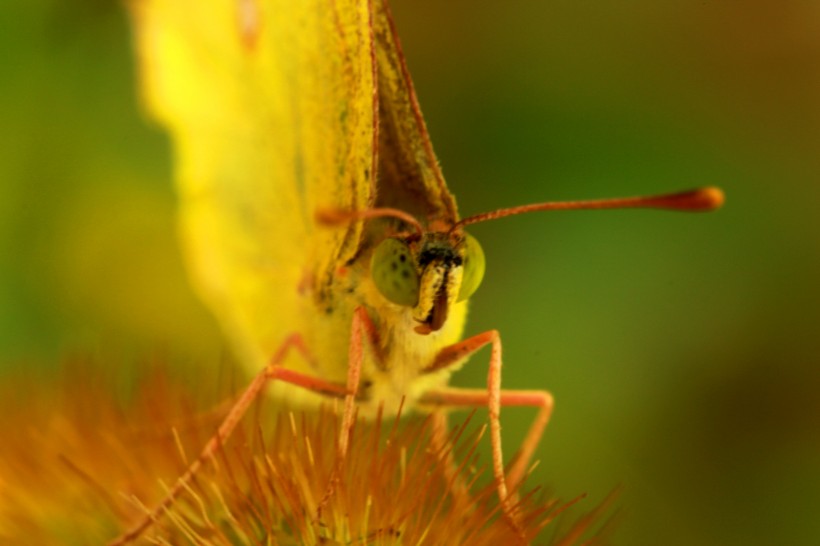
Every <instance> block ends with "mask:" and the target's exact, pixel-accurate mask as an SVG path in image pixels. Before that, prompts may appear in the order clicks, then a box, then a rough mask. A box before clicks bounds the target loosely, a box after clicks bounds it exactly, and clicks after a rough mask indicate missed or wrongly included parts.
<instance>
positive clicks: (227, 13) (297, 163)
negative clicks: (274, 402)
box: [132, 0, 466, 392]
mask: <svg viewBox="0 0 820 546" xmlns="http://www.w3.org/2000/svg"><path fill="white" fill-rule="evenodd" d="M132 13H133V16H134V18H135V28H136V29H137V30H136V32H137V46H138V50H139V54H140V59H141V65H142V66H141V74H142V76H143V90H144V94H145V98H146V102H147V104H148V105H149V108H150V110H151V112H152V113H153V114H154V115H155V116H156V118H157V119H159V120H160V121H161V122H162V123H163V124H164V125H165V126H166V127H167V128H168V129H169V131H170V132H171V134H172V137H173V142H174V144H175V152H176V169H177V173H176V179H177V185H178V190H179V195H180V219H181V231H182V240H183V243H184V249H185V251H186V253H187V257H188V265H189V269H190V271H191V273H192V276H193V279H194V283H195V286H196V288H197V290H198V292H199V294H200V296H201V297H202V298H203V300H204V301H205V302H206V303H207V304H208V306H209V307H210V308H211V310H212V311H213V312H214V313H215V315H216V316H217V318H218V320H219V321H220V322H221V324H222V326H223V328H224V329H225V331H226V332H227V334H228V336H229V337H230V338H231V341H232V343H233V345H234V346H235V348H236V349H237V351H238V353H239V357H240V359H241V360H242V361H243V363H244V364H245V365H246V366H247V367H249V369H250V370H252V371H259V370H261V369H262V367H263V366H264V364H266V363H267V361H268V359H269V358H270V357H271V356H272V355H273V354H274V352H275V351H276V349H277V348H278V347H279V345H280V344H281V343H282V341H283V339H284V337H285V336H286V335H288V334H289V333H292V332H300V333H302V334H303V335H305V336H306V338H307V341H308V342H309V343H310V348H311V350H312V352H313V353H314V354H315V355H316V357H317V360H319V361H320V364H319V365H318V367H317V368H315V369H311V368H310V367H308V366H307V364H306V363H305V362H304V361H303V360H301V359H299V358H298V357H296V358H292V359H290V360H289V361H288V362H287V363H286V365H288V366H290V367H294V368H297V369H302V370H304V371H307V372H308V373H312V374H315V375H320V376H322V377H324V378H326V379H333V380H343V379H344V375H345V368H346V355H347V342H348V338H349V331H350V318H351V315H352V312H353V308H354V307H355V306H356V305H366V306H367V307H368V308H370V309H373V310H377V308H378V307H379V305H381V304H382V302H380V301H375V302H374V301H372V300H373V299H379V296H373V294H375V291H374V290H370V291H369V290H368V289H367V287H366V286H365V287H364V288H363V287H362V284H363V283H364V284H366V283H367V281H368V280H367V279H366V277H367V267H366V262H367V260H368V259H369V254H368V250H369V247H370V245H372V244H373V243H374V242H375V241H378V240H379V238H380V236H381V235H380V232H379V230H380V229H383V228H384V224H383V223H382V224H380V223H378V222H376V223H373V224H372V225H371V226H370V227H369V229H368V232H367V233H365V232H364V231H363V227H362V225H361V224H360V223H356V224H351V225H350V226H347V227H343V228H333V229H329V228H326V227H321V226H317V225H316V224H315V221H314V215H315V212H316V211H317V210H318V209H320V208H329V207H332V208H341V209H348V210H351V209H352V210H361V209H364V208H367V207H371V206H392V207H397V208H401V209H403V210H405V211H407V212H410V213H411V214H414V215H416V216H417V217H418V218H419V220H420V221H422V222H431V221H443V222H446V223H452V222H454V221H455V220H456V205H455V201H454V199H453V197H452V196H451V195H450V193H449V191H448V190H447V187H446V185H445V183H444V179H443V177H442V175H441V171H440V169H439V167H438V164H437V162H436V159H435V156H434V154H433V150H432V146H431V144H430V139H429V137H428V135H427V130H426V128H425V126H424V121H423V119H422V116H421V112H420V110H419V107H418V103H417V101H416V97H415V93H414V91H413V86H412V82H411V80H410V76H409V73H408V71H407V67H406V65H405V62H404V57H403V55H402V53H401V49H400V47H399V43H398V38H397V36H396V32H395V28H394V26H393V21H392V18H391V15H390V12H389V9H388V6H387V3H386V1H384V0H373V1H372V2H371V1H368V0H335V1H334V0H298V1H296V0H256V1H254V0H212V1H208V2H201V1H199V0H138V1H136V2H135V3H134V4H132ZM376 181H377V183H376ZM343 266H344V267H345V268H346V269H347V270H348V271H349V272H351V273H350V276H349V277H348V278H347V279H346V280H345V279H342V278H340V277H339V276H338V275H337V273H338V272H339V271H340V268H341V267H343ZM354 277H355V278H356V279H360V280H362V279H363V281H362V282H359V281H358V280H357V281H356V282H353V281H352V280H351V279H353V278H354ZM354 287H355V288H354ZM465 310H466V307H465V306H464V305H461V306H459V307H458V311H456V312H455V313H454V314H453V316H452V317H451V319H452V324H451V327H450V329H449V333H448V334H447V335H446V336H444V337H442V338H441V340H440V341H438V342H435V343H433V342H432V339H431V340H428V341H430V343H433V344H432V345H430V347H429V348H428V350H427V352H425V353H424V355H425V358H426V359H429V358H428V357H429V356H430V355H432V354H433V352H434V351H435V349H436V347H435V346H434V345H436V344H437V343H444V342H445V341H446V342H452V341H455V339H456V338H457V337H458V335H459V333H460V331H461V328H462V325H463V320H464V312H465ZM414 335H415V334H414ZM384 339H385V340H388V339H391V338H388V337H385V338H384ZM402 339H403V338H402ZM428 344H429V343H428ZM413 354H414V355H415V356H418V355H419V354H420V353H413ZM415 356H414V358H415ZM425 364H428V362H417V363H416V362H415V361H414V362H413V364H412V365H413V366H417V367H422V366H423V365H425ZM280 392H281V391H280Z"/></svg>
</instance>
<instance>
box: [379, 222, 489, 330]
mask: <svg viewBox="0 0 820 546" xmlns="http://www.w3.org/2000/svg"><path fill="white" fill-rule="evenodd" d="M484 267H485V260H484V251H483V250H482V249H481V246H480V245H479V244H478V241H476V240H475V238H473V237H472V236H471V235H468V234H466V233H464V232H463V231H457V232H438V231H432V232H425V233H423V234H421V235H420V236H419V235H418V234H415V233H414V234H412V235H410V236H407V237H389V238H387V239H384V240H383V241H381V242H380V243H379V244H378V245H377V246H376V248H375V250H374V252H373V256H372V258H371V262H370V276H371V279H372V280H373V283H374V284H375V285H376V288H377V289H378V290H379V292H380V293H381V295H382V296H384V297H385V298H386V299H387V300H389V301H390V302H392V303H394V304H396V305H401V306H404V307H409V308H411V309H412V314H413V318H414V319H415V320H416V322H418V326H417V327H416V332H418V333H420V334H429V333H431V332H435V331H437V330H439V329H440V328H441V327H442V326H443V325H444V323H445V322H446V320H447V315H448V312H449V309H450V306H452V305H453V304H454V303H456V302H460V301H464V300H466V299H467V298H469V297H470V296H471V295H472V294H473V293H474V292H475V291H476V289H477V288H478V286H479V284H481V279H482V278H483V276H484Z"/></svg>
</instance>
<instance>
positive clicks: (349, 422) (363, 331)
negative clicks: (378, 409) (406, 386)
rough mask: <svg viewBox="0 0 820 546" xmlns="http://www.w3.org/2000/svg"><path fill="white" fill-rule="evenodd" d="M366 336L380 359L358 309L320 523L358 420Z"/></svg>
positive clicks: (375, 335) (374, 336) (372, 331)
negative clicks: (330, 471)
mask: <svg viewBox="0 0 820 546" xmlns="http://www.w3.org/2000/svg"><path fill="white" fill-rule="evenodd" d="M365 336H367V341H368V344H369V345H370V346H371V348H372V349H373V351H374V352H375V353H376V355H377V357H380V353H381V350H380V349H379V332H378V330H377V329H376V326H375V325H374V324H373V321H372V320H371V319H370V315H368V314H367V310H366V309H365V308H364V307H357V308H356V310H355V311H354V312H353V321H352V324H351V328H350V343H349V344H348V353H347V354H348V364H347V388H346V391H345V400H344V409H343V410H342V426H341V429H340V430H339V447H338V450H337V452H336V465H335V466H334V467H333V471H332V473H331V476H330V481H329V483H328V486H327V490H326V491H325V494H324V495H323V496H322V500H321V501H320V502H319V507H318V509H317V511H316V515H317V519H321V518H322V510H323V509H324V507H325V506H326V505H327V503H328V502H329V501H330V498H331V497H332V495H333V493H334V492H335V490H336V486H337V485H338V482H339V479H340V478H341V469H342V466H343V463H344V460H345V457H346V456H347V449H348V446H349V444H350V434H351V432H352V430H353V424H354V423H355V419H356V396H357V395H358V392H359V381H360V380H361V375H362V361H363V359H364V337H365Z"/></svg>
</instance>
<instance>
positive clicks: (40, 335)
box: [0, 0, 820, 545]
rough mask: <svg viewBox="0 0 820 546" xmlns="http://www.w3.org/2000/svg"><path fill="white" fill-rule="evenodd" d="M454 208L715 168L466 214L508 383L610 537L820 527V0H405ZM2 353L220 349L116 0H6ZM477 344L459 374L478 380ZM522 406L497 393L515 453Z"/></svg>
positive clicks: (550, 458)
mask: <svg viewBox="0 0 820 546" xmlns="http://www.w3.org/2000/svg"><path fill="white" fill-rule="evenodd" d="M394 4H395V5H394V11H395V16H396V19H397V24H398V27H399V30H400V33H401V36H402V38H403V42H404V46H405V51H406V53H407V56H408V62H409V64H410V68H411V71H412V73H413V74H414V77H415V80H416V85H417V90H418V93H419V96H420V100H421V103H422V106H423V108H424V110H425V114H426V118H427V122H428V126H429V128H430V131H431V133H432V138H433V142H434V144H435V145H436V149H437V152H438V155H439V157H440V159H441V162H442V164H443V167H444V170H445V174H446V175H447V177H448V180H449V184H450V187H451V188H452V190H453V192H454V193H455V194H456V196H457V197H458V198H459V204H460V208H461V211H462V213H463V214H469V213H474V212H480V211H484V210H487V209H492V208H496V207H500V206H507V205H515V204H521V203H529V202H535V201H542V200H551V199H564V198H573V199H574V198H591V197H604V196H614V195H631V194H639V193H656V192H661V191H669V190H677V189H684V188H688V187H692V186H697V185H706V184H718V185H720V186H722V187H723V188H724V189H725V191H726V193H727V197H728V201H727V204H726V206H725V208H724V209H723V210H722V211H720V212H719V213H716V214H709V215H685V214H677V213H662V212H651V211H618V212H576V213H555V214H542V215H531V216H523V217H517V218H510V219H507V220H504V221H499V222H496V223H490V224H486V225H481V226H476V227H475V228H474V229H473V230H472V231H473V233H474V234H475V235H476V236H477V237H478V238H479V239H480V240H481V241H482V243H483V246H484V248H485V251H486V253H487V256H488V260H489V264H488V275H487V278H486V280H485V283H484V286H483V287H482V289H481V290H480V291H479V292H478V293H477V294H476V296H475V297H474V298H473V302H474V304H473V308H472V309H473V311H472V316H471V320H470V323H469V326H468V333H477V332H479V331H482V330H485V329H488V328H498V329H499V330H500V331H501V333H502V336H503V340H504V351H505V353H504V355H505V365H506V367H505V376H504V384H505V386H506V387H508V388H542V387H543V388H548V389H550V390H551V391H552V392H553V393H554V395H555V397H556V400H557V407H556V411H555V414H554V420H553V422H552V424H551V425H550V428H549V429H548V431H547V434H546V436H545V438H544V441H543V444H542V446H541V449H540V451H539V453H538V456H539V457H540V459H541V464H540V466H539V467H538V468H537V470H536V477H535V479H534V482H533V483H545V484H548V485H549V487H550V488H551V489H552V490H553V491H555V492H556V493H558V494H559V495H561V496H562V497H564V498H572V497H574V496H576V495H577V494H579V493H582V492H588V493H590V495H591V497H592V499H595V500H596V501H597V500H599V499H601V498H602V497H603V496H604V495H605V494H606V493H607V492H608V491H610V490H611V489H612V488H613V487H615V486H616V485H618V484H624V485H626V492H625V494H624V495H623V497H622V499H621V504H622V505H623V506H624V508H625V511H626V516H627V517H626V519H625V522H624V523H623V525H622V527H621V528H620V530H619V531H618V533H617V534H616V543H617V544H659V543H663V544H681V545H683V544H716V545H717V544H721V545H723V544H746V545H748V544H760V545H764V544H817V543H818V542H820V518H818V517H817V513H818V511H820V394H818V393H820V366H819V365H818V364H820V362H818V360H820V357H818V355H820V342H819V341H818V339H819V338H820V289H818V279H820V213H818V204H820V199H819V198H820V183H818V180H819V179H820V176H819V175H820V3H819V2H815V1H812V0H802V1H800V0H785V1H782V2H768V1H763V0H745V1H729V2H694V1H688V2H684V1H674V0H670V1H664V2H656V1H654V0H635V1H628V2H578V1H569V0H550V1H542V2H525V1H523V0H512V1H508V2H496V3H483V4H482V3H476V2H467V1H466V0H457V1H456V0H450V1H448V2H446V3H445V2H437V1H434V0H415V1H413V2H409V1H404V2H399V1H395V2H394ZM0 51H2V52H3V62H2V63H0V112H2V118H0V119H2V130H0V138H2V142H1V143H0V179H2V185H0V359H2V366H3V367H5V368H6V369H8V368H12V367H21V366H29V367H30V366H54V365H55V363H57V362H58V361H59V358H60V355H65V354H67V353H76V352H84V351H91V352H95V351H101V352H108V353H111V352H116V353H117V354H125V355H133V357H134V358H138V357H139V355H144V354H146V353H150V352H152V351H155V350H157V349H158V348H161V350H163V351H164V352H166V353H170V354H172V355H173V356H174V358H178V359H180V360H187V361H192V362H196V361H204V362H213V360H214V358H215V357H218V355H221V354H222V348H221V346H220V343H219V342H218V340H217V336H216V335H215V327H214V324H213V321H212V320H211V319H210V317H209V316H208V315H207V313H206V312H205V311H204V309H203V308H202V307H201V306H200V305H199V304H198V303H197V302H196V300H195V299H194V297H193V296H192V295H191V293H190V292H189V290H188V288H187V287H186V284H185V275H184V271H183V268H182V264H181V261H180V258H179V255H178V248H177V242H176V239H175V233H174V219H173V211H174V196H173V193H172V189H171V184H170V169H171V166H170V155H169V150H168V142H167V139H166V137H165V136H164V135H163V134H162V132H161V131H159V130H158V129H156V128H154V127H152V126H151V125H150V124H148V123H146V121H145V120H144V118H143V116H142V115H141V114H140V111H139V107H138V99H137V96H136V91H135V87H134V79H135V78H134V62H133V59H132V56H131V43H130V36H129V31H128V24H127V19H126V17H125V14H124V12H123V10H122V7H121V6H120V5H119V4H117V3H115V2H108V1H104V0H95V1H91V0H89V1H85V2H80V1H74V2H67V1H65V0H64V1H62V2H59V1H57V0H53V1H49V0H36V1H34V0H32V1H29V2H25V3H24V2H14V1H12V2H3V3H1V4H0ZM486 358H487V355H482V356H481V357H479V358H477V359H476V361H475V362H474V363H473V364H472V365H471V366H468V367H467V368H465V370H464V371H463V372H461V373H460V374H459V375H458V376H457V377H456V379H455V383H456V384H458V385H469V386H480V385H482V384H483V382H484V377H485V375H486V365H485V364H484V362H485V361H486ZM531 417H532V412H529V411H527V410H518V409H516V410H509V411H507V412H506V414H505V416H504V421H503V422H504V426H505V441H506V442H507V449H508V450H512V449H513V448H514V446H515V445H516V443H517V442H518V441H520V439H521V437H522V436H523V431H524V429H525V427H526V426H527V425H528V423H529V420H530V419H531Z"/></svg>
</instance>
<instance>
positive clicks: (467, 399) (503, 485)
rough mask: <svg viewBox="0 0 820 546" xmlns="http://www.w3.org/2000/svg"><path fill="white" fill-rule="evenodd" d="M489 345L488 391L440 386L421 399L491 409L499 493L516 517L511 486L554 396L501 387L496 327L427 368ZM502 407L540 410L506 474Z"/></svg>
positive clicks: (447, 351) (518, 478)
mask: <svg viewBox="0 0 820 546" xmlns="http://www.w3.org/2000/svg"><path fill="white" fill-rule="evenodd" d="M488 344H489V345H490V346H491V353H490V365H489V371H488V374H487V389H486V390H483V389H478V390H477V389H456V388H445V389H439V390H436V391H431V392H429V393H427V394H425V396H424V397H423V398H422V399H421V402H422V403H425V404H432V405H436V406H439V407H459V406H460V407H476V406H486V407H487V408H488V409H489V414H490V442H491V444H492V454H493V475H494V477H495V480H496V484H497V488H498V496H499V498H500V499H501V503H502V505H503V506H504V513H505V514H507V515H508V516H509V517H511V518H513V515H514V514H513V509H512V507H511V504H512V503H513V502H514V497H511V496H510V494H509V489H513V490H515V489H516V488H517V487H518V486H519V485H520V483H521V480H522V479H523V478H524V475H525V473H526V471H527V468H528V465H529V462H530V459H531V458H532V455H533V453H534V452H535V449H536V447H537V446H538V442H539V441H540V439H541V436H542V434H543V432H544V429H545V428H546V426H547V423H548V422H549V419H550V415H551V414H552V407H553V399H552V395H551V394H550V393H548V392H546V391H504V390H502V389H501V366H502V360H501V338H500V336H499V334H498V332H497V331H496V330H490V331H488V332H484V333H483V334H478V335H476V336H474V337H471V338H469V339H466V340H464V341H461V342H459V343H456V344H454V345H451V346H449V347H445V348H444V349H442V350H441V351H440V352H439V353H438V355H437V356H436V359H435V361H434V362H433V364H432V365H431V366H430V367H428V368H427V369H426V370H425V371H426V372H432V371H436V370H440V369H442V368H446V367H448V366H451V365H454V364H456V363H459V362H462V361H463V360H464V359H465V358H467V357H468V356H470V355H471V354H473V353H474V352H476V351H478V350H479V349H481V348H482V347H484V346H485V345H488ZM502 406H531V407H536V408H538V409H539V411H538V414H537V415H536V417H535V420H534V421H533V423H532V425H531V426H530V429H529V432H528V433H527V436H526V438H525V439H524V442H523V443H522V445H521V449H520V450H519V452H518V454H517V455H516V457H515V458H514V461H513V463H512V465H511V467H510V471H509V473H508V474H507V475H506V477H505V474H504V457H503V452H502V448H501V421H500V413H501V407H502ZM514 521H515V520H514V518H513V522H514Z"/></svg>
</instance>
